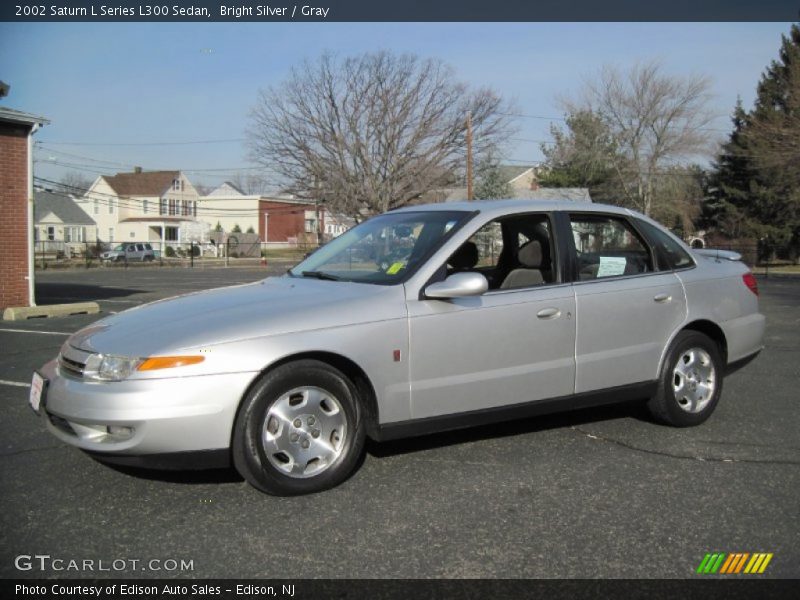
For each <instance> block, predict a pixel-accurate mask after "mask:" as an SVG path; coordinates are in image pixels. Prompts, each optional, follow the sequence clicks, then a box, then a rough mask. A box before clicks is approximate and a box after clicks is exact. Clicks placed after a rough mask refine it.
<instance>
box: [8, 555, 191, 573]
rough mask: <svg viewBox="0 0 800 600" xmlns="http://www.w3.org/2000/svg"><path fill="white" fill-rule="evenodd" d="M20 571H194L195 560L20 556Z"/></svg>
mask: <svg viewBox="0 0 800 600" xmlns="http://www.w3.org/2000/svg"><path fill="white" fill-rule="evenodd" d="M14 567H16V569H17V570H18V571H77V572H85V571H116V572H120V571H168V572H173V571H194V560H185V559H174V558H163V559H162V558H152V559H139V558H114V559H111V560H103V559H101V560H98V559H91V558H60V557H53V556H50V555H49V554H20V555H19V556H17V557H16V558H15V559H14Z"/></svg>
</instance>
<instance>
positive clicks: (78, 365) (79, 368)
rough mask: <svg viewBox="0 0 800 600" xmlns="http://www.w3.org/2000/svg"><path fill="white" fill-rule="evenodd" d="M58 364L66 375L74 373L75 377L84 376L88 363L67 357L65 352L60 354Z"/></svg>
mask: <svg viewBox="0 0 800 600" xmlns="http://www.w3.org/2000/svg"><path fill="white" fill-rule="evenodd" d="M58 366H59V367H61V371H62V372H63V373H64V374H65V375H72V376H73V377H80V378H83V371H84V369H85V368H86V363H82V362H79V361H77V360H72V359H71V358H67V357H66V356H64V355H63V354H59V355H58Z"/></svg>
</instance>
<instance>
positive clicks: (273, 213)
mask: <svg viewBox="0 0 800 600" xmlns="http://www.w3.org/2000/svg"><path fill="white" fill-rule="evenodd" d="M258 204H259V210H258V214H259V219H258V235H259V237H261V239H262V240H263V241H266V242H285V241H287V240H288V239H289V238H296V237H300V236H302V235H303V234H305V232H306V217H305V214H306V211H307V210H315V209H316V207H315V206H314V205H313V204H289V203H286V202H275V201H272V200H261V201H260V202H259V203H258ZM264 213H266V214H268V215H269V217H268V219H267V227H268V228H269V231H266V232H265V231H264ZM320 220H321V221H322V222H323V223H322V231H325V219H324V213H323V211H320ZM265 233H266V237H265ZM312 235H313V234H312Z"/></svg>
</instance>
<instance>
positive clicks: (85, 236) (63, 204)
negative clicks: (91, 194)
mask: <svg viewBox="0 0 800 600" xmlns="http://www.w3.org/2000/svg"><path fill="white" fill-rule="evenodd" d="M33 215H34V217H33V218H34V223H35V226H34V230H33V235H34V241H35V246H36V247H35V250H36V252H63V253H64V254H65V255H67V256H73V255H81V254H83V253H84V251H85V247H86V246H85V245H86V244H87V243H90V244H94V243H95V242H96V241H97V224H96V223H95V222H94V220H93V219H92V218H91V217H90V216H89V215H87V214H86V213H85V212H84V211H83V210H81V209H80V207H79V206H78V204H77V203H76V201H75V198H74V197H73V196H70V195H68V194H62V193H55V192H50V191H47V190H36V191H35V192H34V202H33Z"/></svg>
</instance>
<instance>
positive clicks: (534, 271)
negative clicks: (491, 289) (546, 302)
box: [500, 240, 544, 289]
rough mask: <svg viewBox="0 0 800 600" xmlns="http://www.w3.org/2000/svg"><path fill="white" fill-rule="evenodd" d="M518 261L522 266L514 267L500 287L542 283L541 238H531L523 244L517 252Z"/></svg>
mask: <svg viewBox="0 0 800 600" xmlns="http://www.w3.org/2000/svg"><path fill="white" fill-rule="evenodd" d="M517 261H518V262H519V264H520V265H521V267H519V268H517V269H514V270H513V271H511V272H510V273H509V274H508V275H506V278H505V279H504V280H503V283H502V284H501V285H500V289H508V288H517V287H527V286H529V285H541V284H543V283H544V277H543V276H542V271H541V270H540V267H541V266H542V244H541V243H540V242H539V240H531V241H529V242H527V243H525V244H523V245H522V246H521V247H520V249H519V252H518V253H517Z"/></svg>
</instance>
